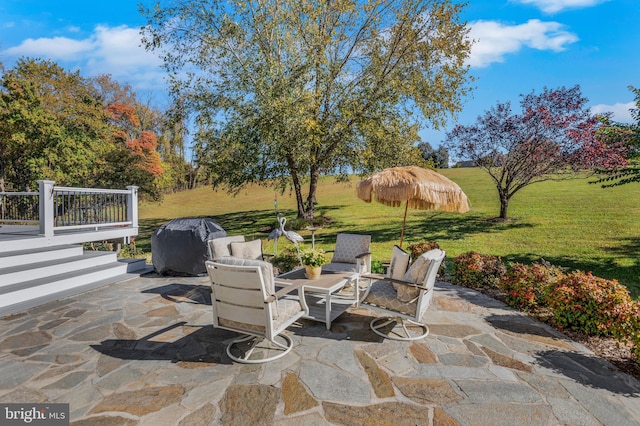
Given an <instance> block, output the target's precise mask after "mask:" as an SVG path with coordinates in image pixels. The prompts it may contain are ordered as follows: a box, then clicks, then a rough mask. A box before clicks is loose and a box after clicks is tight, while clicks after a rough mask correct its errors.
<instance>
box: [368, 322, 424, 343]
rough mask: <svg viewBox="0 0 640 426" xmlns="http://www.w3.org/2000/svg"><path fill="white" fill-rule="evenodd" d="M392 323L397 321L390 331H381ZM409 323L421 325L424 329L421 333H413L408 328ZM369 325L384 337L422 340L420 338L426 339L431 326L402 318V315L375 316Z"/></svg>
mask: <svg viewBox="0 0 640 426" xmlns="http://www.w3.org/2000/svg"><path fill="white" fill-rule="evenodd" d="M392 323H396V325H395V326H394V327H393V328H392V329H391V330H390V331H389V332H388V333H384V332H382V331H380V329H383V328H385V327H387V326H388V325H390V324H392ZM407 324H409V325H413V326H417V327H420V328H421V329H422V332H421V333H419V334H415V332H413V333H412V332H411V331H409V329H408V328H407ZM369 325H370V327H371V330H373V332H374V333H376V334H377V335H378V336H382V337H384V338H387V339H391V340H401V341H410V340H420V339H424V338H425V337H427V336H428V335H429V327H427V326H426V325H425V324H421V323H419V322H416V321H411V320H409V319H406V318H401V317H380V318H374V319H373V320H371V323H370V324H369ZM398 328H399V329H401V332H397V331H395V330H396V329H398ZM392 333H393V334H392Z"/></svg>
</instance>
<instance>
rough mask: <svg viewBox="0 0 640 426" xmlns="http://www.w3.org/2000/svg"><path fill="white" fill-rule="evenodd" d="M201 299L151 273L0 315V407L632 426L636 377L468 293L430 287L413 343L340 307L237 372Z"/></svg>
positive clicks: (234, 420) (161, 421) (193, 420)
mask: <svg viewBox="0 0 640 426" xmlns="http://www.w3.org/2000/svg"><path fill="white" fill-rule="evenodd" d="M207 289H208V279H207V278H206V277H203V278H198V277H193V278H182V277H160V276H157V275H153V274H152V275H147V276H145V277H141V278H137V279H134V280H131V281H128V282H125V283H119V284H114V285H111V286H107V287H103V288H100V289H97V290H94V291H91V292H87V293H83V294H81V295H78V296H75V297H71V298H68V299H64V300H60V301H57V302H52V303H49V304H46V305H42V306H40V307H37V308H34V309H31V310H30V311H28V312H24V313H21V314H18V315H13V316H10V317H5V318H2V319H0V402H1V403H10V402H19V403H24V402H30V403H44V402H64V403H69V404H70V414H71V424H72V425H137V424H140V425H147V424H149V425H151V424H156V425H181V426H185V425H207V424H211V425H218V424H223V425H247V424H252V425H271V424H276V425H325V424H345V425H363V424H364V425H374V424H375V425H385V424H389V425H402V424H407V425H409V424H410V425H416V424H417V425H440V424H446V425H456V424H461V425H488V424H491V425H513V424H527V425H550V424H567V425H578V424H580V425H598V424H605V425H618V424H619V425H632V424H640V382H638V380H636V379H635V378H633V377H631V376H628V375H626V374H624V373H622V372H620V371H619V370H617V369H616V368H615V367H614V366H612V365H611V364H609V363H608V362H606V361H604V360H603V359H601V358H598V357H595V356H594V355H593V354H592V353H591V352H590V351H589V350H587V349H586V348H585V347H583V346H581V345H579V344H577V343H575V342H572V341H570V340H568V339H567V338H565V337H564V336H563V335H561V334H559V333H558V332H557V331H555V330H553V329H552V328H550V327H548V326H546V325H545V324H542V323H538V322H536V321H533V320H531V319H529V318H528V317H526V316H525V315H523V314H521V313H519V312H516V311H514V310H511V309H510V308H507V307H506V306H505V305H503V304H502V303H500V302H498V301H496V300H494V299H491V298H489V297H487V296H485V295H482V294H480V293H477V292H475V291H473V290H469V289H465V288H460V287H457V286H452V285H449V284H447V283H443V282H438V283H437V284H436V292H435V297H434V302H433V305H432V307H431V308H430V309H429V311H428V312H427V314H426V322H427V323H428V324H429V325H430V328H431V333H430V335H429V336H428V337H426V338H425V339H423V340H420V341H417V342H394V341H390V340H382V339H381V338H379V337H378V336H377V335H376V334H374V333H373V332H372V331H371V330H370V329H369V327H368V323H369V321H370V320H371V319H372V316H373V315H374V314H373V313H371V312H370V311H367V310H366V309H357V308H352V309H350V310H349V311H347V313H346V314H344V315H343V316H341V317H339V318H338V320H336V322H335V323H333V324H332V327H331V330H326V328H325V326H324V324H321V323H313V322H311V321H307V320H304V321H301V322H300V323H299V324H296V326H295V327H291V328H289V329H288V330H287V333H288V334H289V335H291V336H292V338H293V340H294V345H295V346H294V349H293V351H292V352H291V353H290V354H288V355H287V356H285V357H284V358H282V359H279V360H277V361H274V362H271V363H268V364H261V365H241V364H237V363H233V362H231V360H230V359H229V358H228V357H227V355H226V353H225V351H224V348H225V344H226V343H227V342H228V341H229V340H230V339H231V338H233V337H235V336H236V334H235V333H232V332H228V331H224V330H218V329H214V328H213V327H212V325H211V321H212V320H211V306H210V303H211V302H210V298H209V293H208V291H207Z"/></svg>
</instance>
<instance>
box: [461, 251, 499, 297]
mask: <svg viewBox="0 0 640 426" xmlns="http://www.w3.org/2000/svg"><path fill="white" fill-rule="evenodd" d="M506 272H507V267H506V266H505V264H504V263H503V262H502V259H500V257H498V256H491V255H488V254H480V253H478V252H475V251H470V252H467V253H463V254H461V255H460V256H458V257H456V258H454V259H453V267H452V281H453V282H454V283H455V284H458V285H461V286H464V287H470V288H497V287H498V284H499V283H500V281H501V280H502V278H503V277H504V275H505V274H506Z"/></svg>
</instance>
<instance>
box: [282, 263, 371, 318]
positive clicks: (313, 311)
mask: <svg viewBox="0 0 640 426" xmlns="http://www.w3.org/2000/svg"><path fill="white" fill-rule="evenodd" d="M358 278H359V275H358V273H357V272H333V271H324V270H323V271H322V275H320V278H318V279H315V280H310V279H307V277H306V276H305V273H304V269H294V270H293V271H290V272H286V273H284V274H282V275H278V276H277V277H276V279H275V284H276V286H289V285H293V284H299V283H302V287H303V291H304V293H303V294H304V295H305V300H306V301H307V306H309V315H307V316H305V318H308V319H312V320H314V321H319V322H324V323H325V324H326V325H327V330H329V329H330V328H331V322H332V321H333V320H335V319H336V318H337V317H338V316H339V315H340V314H342V313H343V312H344V311H346V310H347V309H348V308H349V307H350V306H352V305H353V304H354V303H357V302H358ZM350 282H353V288H354V291H353V292H352V293H351V294H345V295H344V296H342V295H340V296H338V295H336V293H338V292H339V291H340V290H342V289H343V288H344V286H345V285H347V284H348V283H350ZM332 296H333V297H332ZM295 297H297V296H295Z"/></svg>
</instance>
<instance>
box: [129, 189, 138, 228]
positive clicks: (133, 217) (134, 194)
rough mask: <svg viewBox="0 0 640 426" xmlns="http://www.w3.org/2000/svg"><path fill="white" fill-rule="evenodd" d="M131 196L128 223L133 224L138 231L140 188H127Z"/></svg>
mask: <svg viewBox="0 0 640 426" xmlns="http://www.w3.org/2000/svg"><path fill="white" fill-rule="evenodd" d="M127 189H128V190H129V194H127V221H128V222H131V226H132V227H133V228H136V229H138V187H137V186H135V185H129V186H127Z"/></svg>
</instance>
